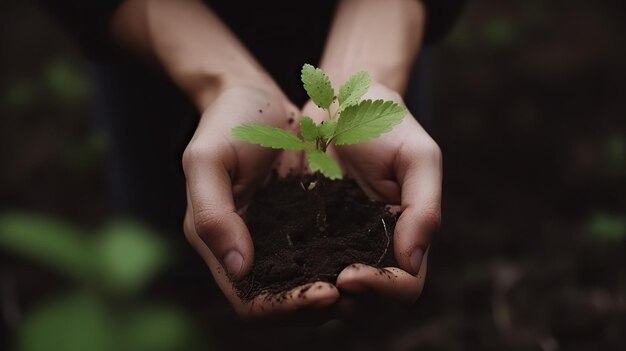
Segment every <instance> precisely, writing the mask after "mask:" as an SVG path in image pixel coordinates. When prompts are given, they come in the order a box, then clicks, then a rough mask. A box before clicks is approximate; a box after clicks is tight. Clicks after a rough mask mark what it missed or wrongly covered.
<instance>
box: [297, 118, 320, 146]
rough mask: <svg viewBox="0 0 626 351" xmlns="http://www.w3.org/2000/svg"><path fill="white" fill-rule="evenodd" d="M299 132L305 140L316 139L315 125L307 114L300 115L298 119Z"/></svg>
mask: <svg viewBox="0 0 626 351" xmlns="http://www.w3.org/2000/svg"><path fill="white" fill-rule="evenodd" d="M300 133H302V137H303V138H304V140H306V141H315V139H317V126H316V125H315V122H313V119H311V117H309V116H302V119H300Z"/></svg>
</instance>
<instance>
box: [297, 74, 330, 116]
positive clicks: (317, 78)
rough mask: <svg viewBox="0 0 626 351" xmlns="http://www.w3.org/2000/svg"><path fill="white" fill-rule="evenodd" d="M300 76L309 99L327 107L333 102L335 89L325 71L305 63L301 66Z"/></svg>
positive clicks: (324, 107) (322, 106)
mask: <svg viewBox="0 0 626 351" xmlns="http://www.w3.org/2000/svg"><path fill="white" fill-rule="evenodd" d="M301 78H302V83H303V84H304V90H306V93H307V94H308V95H309V97H310V98H311V100H313V102H314V103H315V104H316V105H317V106H319V107H321V108H323V109H328V108H329V107H330V104H332V102H333V98H334V96H335V91H334V90H333V87H332V85H331V84H330V79H329V78H328V76H327V75H326V73H324V71H322V70H321V69H319V68H315V67H313V66H311V65H309V64H305V65H304V66H302V75H301Z"/></svg>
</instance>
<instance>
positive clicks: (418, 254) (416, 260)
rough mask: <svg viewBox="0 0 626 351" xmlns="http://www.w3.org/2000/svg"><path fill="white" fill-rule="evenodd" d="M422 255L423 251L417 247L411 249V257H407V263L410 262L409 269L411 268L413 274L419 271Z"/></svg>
mask: <svg viewBox="0 0 626 351" xmlns="http://www.w3.org/2000/svg"><path fill="white" fill-rule="evenodd" d="M423 257H424V251H422V249H420V248H419V247H418V248H416V249H415V250H413V253H412V254H411V257H410V258H409V263H410V264H411V269H412V270H413V274H417V273H418V272H419V271H420V266H421V265H422V258H423Z"/></svg>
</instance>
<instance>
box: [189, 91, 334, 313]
mask: <svg viewBox="0 0 626 351" xmlns="http://www.w3.org/2000/svg"><path fill="white" fill-rule="evenodd" d="M269 86H270V88H267V87H265V86H263V87H261V88H259V87H258V86H231V87H229V88H227V89H225V90H223V91H221V92H220V93H218V94H217V97H216V98H215V99H214V100H213V101H212V103H211V104H210V106H209V107H208V108H207V109H206V110H205V111H204V113H203V114H202V117H201V119H200V122H199V124H198V127H197V129H196V132H195V134H194V136H193V138H192V139H191V141H190V142H189V144H188V146H187V148H186V149H185V152H184V155H183V168H184V172H185V177H186V180H187V212H186V215H185V221H184V231H185V236H186V237H187V239H188V240H189V242H190V243H191V245H192V246H193V247H194V248H195V249H196V251H198V253H199V254H200V255H201V256H202V258H203V259H204V261H205V262H206V264H207V265H208V266H209V268H210V270H211V273H212V274H213V277H214V278H215V280H216V282H217V283H218V285H219V287H220V288H221V290H222V292H223V293H224V294H225V295H226V297H227V298H228V300H229V301H230V303H231V304H232V306H233V307H234V309H235V311H236V312H237V313H238V314H239V315H240V316H241V317H242V318H244V319H259V318H261V319H268V318H281V319H282V318H286V317H287V316H290V317H291V316H294V315H300V314H306V315H307V317H310V315H311V313H312V314H313V315H317V314H323V313H325V312H326V310H327V309H326V308H324V307H328V306H330V305H332V304H333V303H334V302H335V301H336V300H337V299H338V298H339V292H338V290H337V288H336V287H335V286H334V285H332V284H328V283H322V282H316V283H313V284H314V285H316V286H315V287H314V288H309V289H307V290H306V292H305V293H304V297H305V298H302V296H298V295H299V292H300V290H301V289H303V287H299V288H295V289H294V290H293V291H292V292H291V293H290V294H288V298H287V299H285V300H283V301H281V302H279V303H276V302H275V301H273V300H272V298H271V297H269V298H268V296H267V295H261V296H259V297H257V298H255V299H253V300H252V301H242V300H241V299H240V298H239V297H238V296H237V294H236V292H235V290H234V288H233V285H232V281H231V280H234V281H237V280H239V279H241V278H242V277H244V276H245V275H246V274H247V273H249V272H250V270H251V267H252V262H253V260H254V248H253V244H252V239H251V237H250V233H249V232H248V228H247V227H246V224H245V223H244V221H243V219H242V218H241V217H240V215H239V213H241V211H242V209H243V208H245V206H246V204H247V202H248V200H249V199H250V197H251V195H252V194H253V192H254V189H255V187H256V186H257V185H259V184H260V182H262V181H263V180H264V179H265V178H266V177H267V175H268V173H269V171H270V169H271V167H272V164H273V162H274V160H275V159H276V157H277V156H279V152H277V151H275V150H270V149H266V148H262V147H260V146H257V145H252V144H248V143H246V142H243V141H238V140H235V139H234V138H232V137H231V136H230V130H231V129H232V128H233V127H235V126H238V125H240V124H243V123H262V124H269V125H273V126H275V127H280V128H285V129H292V128H295V123H294V119H295V117H296V114H297V113H298V109H297V108H296V107H295V106H293V104H291V103H290V102H289V101H288V100H287V98H286V97H285V96H284V94H283V93H282V92H281V91H280V90H279V89H278V88H275V87H273V86H272V85H269ZM292 125H294V127H292ZM283 166H284V165H283ZM308 285H309V286H310V285H311V284H308ZM318 286H319V288H318ZM291 296H293V298H291Z"/></svg>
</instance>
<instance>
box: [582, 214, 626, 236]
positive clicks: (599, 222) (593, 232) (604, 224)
mask: <svg viewBox="0 0 626 351" xmlns="http://www.w3.org/2000/svg"><path fill="white" fill-rule="evenodd" d="M586 232H587V233H588V236H589V237H591V238H592V239H593V240H594V241H595V242H597V243H601V244H605V243H606V244H615V243H619V242H622V241H623V240H624V239H625V238H626V217H624V216H616V215H611V214H608V213H602V212H598V213H595V214H593V215H592V216H591V217H590V218H589V219H588V220H587V224H586Z"/></svg>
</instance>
